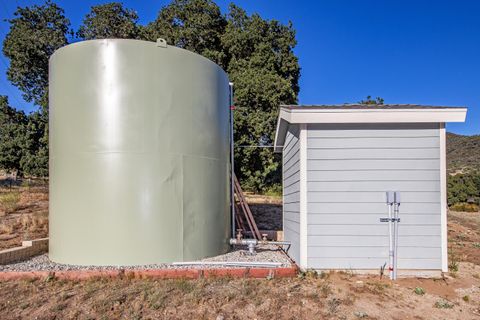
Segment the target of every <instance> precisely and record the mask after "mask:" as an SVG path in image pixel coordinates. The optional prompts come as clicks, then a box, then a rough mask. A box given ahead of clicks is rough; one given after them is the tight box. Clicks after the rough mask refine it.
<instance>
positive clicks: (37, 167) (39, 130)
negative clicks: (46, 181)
mask: <svg viewBox="0 0 480 320" xmlns="http://www.w3.org/2000/svg"><path fill="white" fill-rule="evenodd" d="M25 141H26V143H25V146H24V156H23V157H22V160H21V162H20V164H21V168H22V171H23V172H24V174H25V175H29V176H35V177H47V176H48V116H47V114H46V113H44V112H41V111H37V112H33V113H32V114H30V115H29V116H28V123H27V126H26V129H25Z"/></svg>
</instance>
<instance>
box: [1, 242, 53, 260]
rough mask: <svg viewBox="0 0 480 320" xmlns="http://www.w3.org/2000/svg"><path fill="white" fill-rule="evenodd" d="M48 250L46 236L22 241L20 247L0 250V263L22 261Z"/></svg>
mask: <svg viewBox="0 0 480 320" xmlns="http://www.w3.org/2000/svg"><path fill="white" fill-rule="evenodd" d="M47 251H48V238H41V239H34V240H30V241H22V246H21V247H15V248H9V249H5V250H2V251H0V265H4V264H9V263H14V262H18V261H22V260H25V259H28V258H31V257H33V256H36V255H39V254H42V253H45V252H47Z"/></svg>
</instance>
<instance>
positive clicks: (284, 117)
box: [274, 107, 467, 152]
mask: <svg viewBox="0 0 480 320" xmlns="http://www.w3.org/2000/svg"><path fill="white" fill-rule="evenodd" d="M466 116H467V108H439V109H435V108H428V109H421V108H419V109H382V108H378V109H341V108H338V109H311V108H309V109H303V110H302V109H301V108H299V109H290V108H286V107H281V108H280V113H279V116H278V122H277V131H276V133H275V143H274V151H275V152H281V151H282V147H283V141H284V140H285V135H286V132H287V128H288V124H297V123H307V124H308V123H444V122H465V118H466Z"/></svg>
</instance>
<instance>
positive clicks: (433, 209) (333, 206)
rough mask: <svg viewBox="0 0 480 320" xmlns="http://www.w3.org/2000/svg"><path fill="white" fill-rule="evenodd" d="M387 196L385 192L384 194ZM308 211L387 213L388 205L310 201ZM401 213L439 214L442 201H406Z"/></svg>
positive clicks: (403, 203)
mask: <svg viewBox="0 0 480 320" xmlns="http://www.w3.org/2000/svg"><path fill="white" fill-rule="evenodd" d="M382 196H383V197H385V195H384V194H382ZM307 211H308V213H309V214H315V213H331V214H336V213H340V214H346V213H348V214H364V213H377V214H378V213H380V214H385V213H386V212H387V206H386V205H385V202H382V201H380V202H376V203H371V202H366V203H358V202H350V203H348V202H338V203H313V202H310V201H309V202H308V205H307ZM400 214H401V215H402V216H403V215H410V214H429V215H430V214H437V215H440V201H438V202H435V203H424V202H420V203H418V202H417V203H415V202H413V203H405V202H402V204H401V205H400Z"/></svg>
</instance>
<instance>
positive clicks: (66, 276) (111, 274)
mask: <svg viewBox="0 0 480 320" xmlns="http://www.w3.org/2000/svg"><path fill="white" fill-rule="evenodd" d="M297 272H298V269H297V267H290V268H225V269H220V268H218V269H158V270H153V269H152V270H69V271H55V272H53V271H2V272H0V281H6V280H19V279H45V278H48V277H51V278H54V279H61V280H87V279H93V278H112V279H113V278H133V279H150V278H154V279H199V278H215V277H231V278H267V277H271V278H288V277H295V276H296V275H297Z"/></svg>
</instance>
